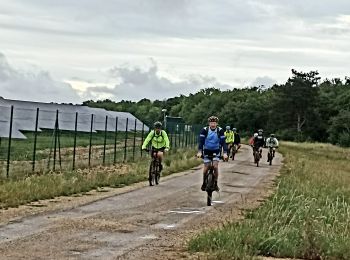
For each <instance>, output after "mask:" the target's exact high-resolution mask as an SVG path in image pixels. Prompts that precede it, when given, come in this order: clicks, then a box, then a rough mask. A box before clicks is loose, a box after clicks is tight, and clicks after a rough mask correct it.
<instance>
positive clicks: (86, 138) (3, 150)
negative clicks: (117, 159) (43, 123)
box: [0, 130, 141, 161]
mask: <svg viewBox="0 0 350 260" xmlns="http://www.w3.org/2000/svg"><path fill="white" fill-rule="evenodd" d="M23 134H24V135H25V136H26V137H27V139H25V140H21V139H13V140H12V142H11V160H16V161H18V160H32V158H33V150H34V133H33V132H23ZM140 136H141V135H140V133H138V134H137V137H140ZM104 138H105V133H104V132H97V133H93V134H92V144H93V145H103V144H104ZM124 138H125V133H124V132H118V134H117V143H118V144H120V143H123V142H124ZM128 138H129V139H132V138H133V133H129V134H128ZM54 139H55V138H54V135H53V131H50V130H43V131H42V132H39V133H38V135H37V145H36V151H37V154H36V159H37V160H40V159H43V158H46V157H48V155H49V150H50V149H52V150H53V149H54ZM114 140H115V133H114V132H107V139H106V144H107V145H114ZM73 144H74V132H70V131H60V146H61V148H67V147H73ZM89 145H90V133H85V132H79V133H78V134H77V146H78V147H88V146H89ZM57 148H58V143H57ZM7 151H8V139H7V138H2V140H1V145H0V160H6V159H7ZM41 151H45V152H41Z"/></svg>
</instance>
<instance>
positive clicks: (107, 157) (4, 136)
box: [0, 107, 200, 178]
mask: <svg viewBox="0 0 350 260" xmlns="http://www.w3.org/2000/svg"><path fill="white" fill-rule="evenodd" d="M22 110H23V109H15V108H14V107H11V108H9V109H8V108H6V109H5V110H1V111H2V117H1V118H0V129H2V130H1V131H2V132H1V133H0V136H1V137H0V176H1V178H4V177H6V178H23V177H26V176H30V175H32V174H40V173H45V172H51V171H72V170H76V169H84V168H92V167H95V166H98V165H105V166H108V165H112V164H116V163H121V162H127V161H135V160H138V159H139V158H140V157H144V156H147V154H145V152H143V151H142V149H141V146H142V143H143V141H144V140H145V138H146V136H147V134H148V133H149V128H148V127H147V126H146V125H145V124H144V123H142V122H141V121H139V120H138V119H135V118H123V117H121V118H119V117H109V116H103V117H102V116H99V115H95V114H84V113H78V112H75V113H71V112H67V111H59V110H57V111H56V112H55V113H52V111H45V110H40V109H35V110H30V111H29V110H28V109H26V111H22ZM5 113H8V115H4V114H5ZM1 119H3V120H1ZM166 130H167V133H168V137H169V141H170V146H171V149H177V148H185V147H195V145H196V143H197V139H198V138H197V136H198V132H199V130H200V126H197V125H186V124H183V123H176V124H168V125H167V129H166Z"/></svg>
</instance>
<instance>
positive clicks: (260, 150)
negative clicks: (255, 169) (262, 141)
mask: <svg viewBox="0 0 350 260" xmlns="http://www.w3.org/2000/svg"><path fill="white" fill-rule="evenodd" d="M259 153H260V158H261V157H262V147H261V146H260V147H259Z"/></svg>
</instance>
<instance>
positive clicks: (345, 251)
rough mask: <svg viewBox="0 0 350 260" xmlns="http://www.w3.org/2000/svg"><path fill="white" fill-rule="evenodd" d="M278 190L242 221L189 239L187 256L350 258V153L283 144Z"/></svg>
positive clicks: (331, 148)
mask: <svg viewBox="0 0 350 260" xmlns="http://www.w3.org/2000/svg"><path fill="white" fill-rule="evenodd" d="M280 151H281V152H282V153H283V155H284V158H285V159H284V163H285V164H284V166H283V169H282V171H281V176H280V177H279V179H278V181H277V190H276V192H275V194H274V195H273V196H271V197H270V198H269V199H268V201H267V202H265V203H264V204H263V205H262V206H261V207H260V208H258V209H255V210H252V211H250V212H247V213H246V218H245V220H243V221H241V222H232V223H226V224H225V225H224V226H223V227H222V228H220V229H218V230H211V231H208V232H206V233H204V234H202V235H199V236H197V237H195V238H193V239H192V240H191V241H190V243H189V249H190V250H191V251H192V252H195V251H204V252H207V253H209V255H210V256H215V258H218V259H228V258H230V259H251V258H255V257H257V256H261V255H264V256H274V257H291V258H304V259H350V163H349V160H350V149H342V148H339V147H335V146H331V145H327V144H296V143H283V144H282V145H281V149H280Z"/></svg>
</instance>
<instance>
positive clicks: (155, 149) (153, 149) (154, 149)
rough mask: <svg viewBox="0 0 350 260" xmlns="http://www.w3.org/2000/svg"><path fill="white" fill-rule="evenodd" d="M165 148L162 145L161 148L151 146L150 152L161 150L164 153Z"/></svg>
mask: <svg viewBox="0 0 350 260" xmlns="http://www.w3.org/2000/svg"><path fill="white" fill-rule="evenodd" d="M165 149H166V147H162V148H154V147H152V153H154V152H163V153H164V150H165Z"/></svg>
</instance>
